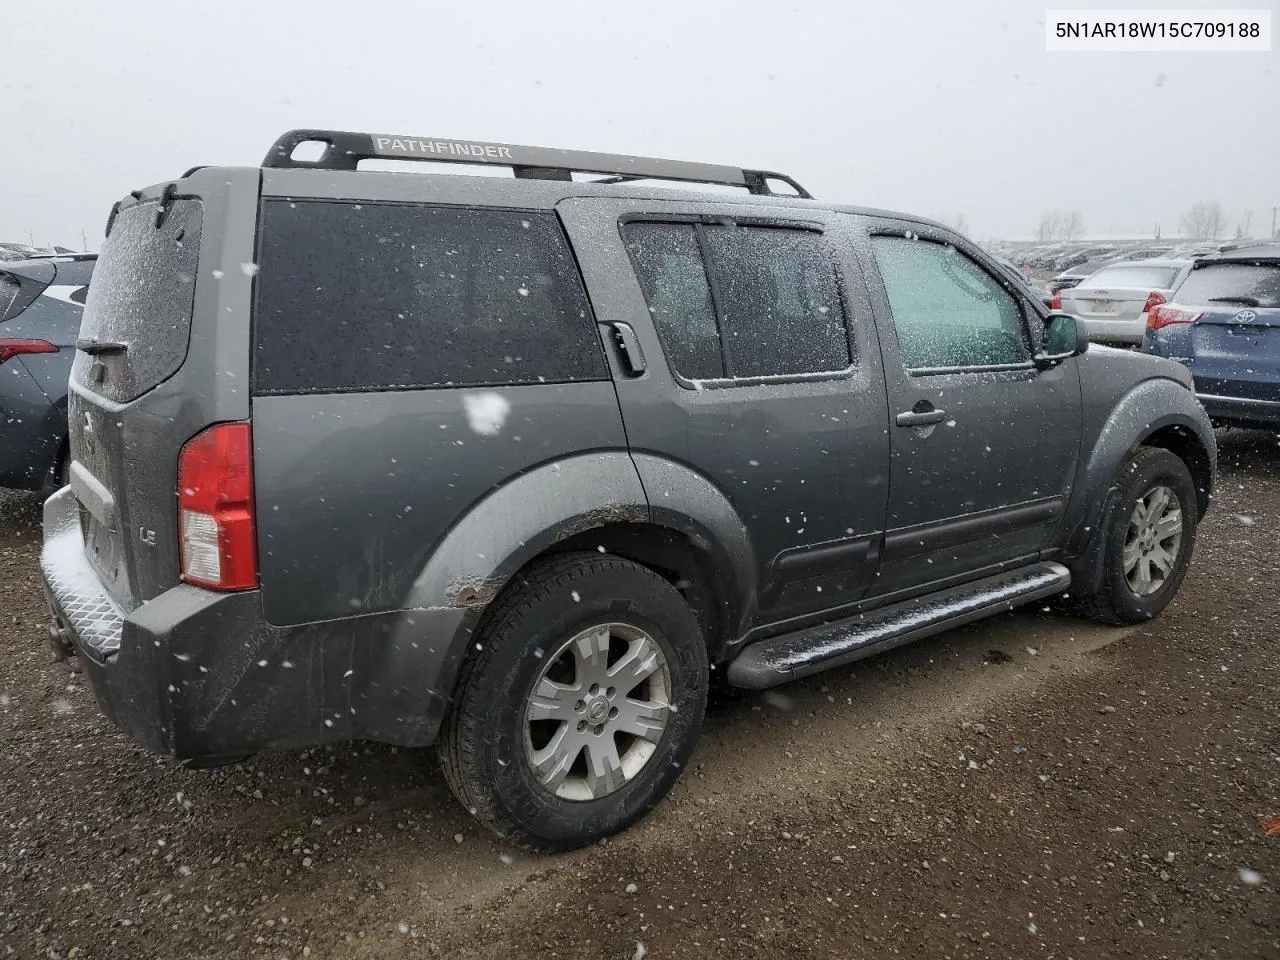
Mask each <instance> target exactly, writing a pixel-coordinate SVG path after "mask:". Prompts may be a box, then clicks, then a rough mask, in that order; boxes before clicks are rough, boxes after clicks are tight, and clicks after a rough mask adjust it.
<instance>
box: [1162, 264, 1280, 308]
mask: <svg viewBox="0 0 1280 960" xmlns="http://www.w3.org/2000/svg"><path fill="white" fill-rule="evenodd" d="M1174 299H1175V300H1177V301H1178V302H1179V303H1186V304H1193V305H1201V306H1203V305H1208V304H1211V303H1215V302H1216V303H1224V304H1227V305H1228V306H1241V307H1273V308H1274V307H1280V263H1263V264H1253V263H1213V264H1209V265H1208V266H1204V267H1197V268H1196V269H1194V270H1192V271H1191V273H1189V274H1188V275H1187V279H1186V280H1185V281H1183V284H1182V286H1180V287H1179V288H1178V290H1177V293H1175V294H1174Z"/></svg>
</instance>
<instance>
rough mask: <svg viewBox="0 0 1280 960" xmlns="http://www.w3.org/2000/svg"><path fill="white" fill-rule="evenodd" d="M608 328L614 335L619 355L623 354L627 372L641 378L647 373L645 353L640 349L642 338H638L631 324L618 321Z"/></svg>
mask: <svg viewBox="0 0 1280 960" xmlns="http://www.w3.org/2000/svg"><path fill="white" fill-rule="evenodd" d="M606 326H608V327H609V329H610V332H612V334H613V338H614V343H616V344H617V346H618V353H619V354H621V357H622V362H623V364H624V365H625V366H626V368H627V372H628V373H630V374H631V375H632V376H633V377H638V376H640V374H642V373H644V371H645V362H644V351H643V350H642V349H640V338H639V337H637V336H636V332H635V330H634V329H633V328H632V326H631V324H629V323H622V322H621V321H618V322H615V323H610V324H606Z"/></svg>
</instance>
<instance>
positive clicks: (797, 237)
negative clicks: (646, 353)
mask: <svg viewBox="0 0 1280 960" xmlns="http://www.w3.org/2000/svg"><path fill="white" fill-rule="evenodd" d="M623 236H624V238H625V239H626V242H627V248H628V250H629V251H630V252H631V257H632V261H633V263H634V264H635V268H636V274H637V276H638V277H639V279H640V285H641V287H642V288H643V290H644V294H645V298H646V300H647V301H648V305H649V311H650V313H652V314H653V317H654V321H655V323H656V324H657V326H658V330H659V332H660V333H661V335H662V338H663V341H664V344H665V346H666V349H667V352H668V354H669V356H670V357H671V361H672V365H673V366H674V367H675V368H676V369H677V370H678V371H679V372H680V373H682V374H684V375H685V376H688V377H692V378H695V379H701V378H714V377H722V376H729V377H738V378H750V377H762V376H784V375H789V374H805V373H825V372H831V371H838V370H844V369H846V368H847V367H848V366H849V362H850V359H849V356H850V355H849V339H848V332H847V330H846V326H845V316H844V309H843V307H842V305H841V302H840V295H839V290H838V287H837V284H836V275H835V268H834V266H833V263H832V260H831V256H830V253H829V251H828V250H827V248H826V246H825V243H824V240H823V237H822V235H821V234H819V233H816V232H814V231H809V230H798V229H791V228H784V227H757V226H749V227H747V226H737V225H733V224H727V225H725V224H712V225H701V224H699V225H695V224H685V223H630V224H627V225H625V226H624V228H623ZM703 251H705V252H706V258H707V259H706V261H704V259H703ZM709 278H710V279H709ZM713 286H714V290H715V295H714V297H713V295H712V287H713Z"/></svg>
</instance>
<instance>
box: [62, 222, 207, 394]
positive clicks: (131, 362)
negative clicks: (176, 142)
mask: <svg viewBox="0 0 1280 960" xmlns="http://www.w3.org/2000/svg"><path fill="white" fill-rule="evenodd" d="M159 212H160V203H159V201H150V202H147V203H138V204H134V205H133V206H131V207H127V208H125V209H124V210H121V211H120V213H119V215H118V216H117V217H116V218H115V222H114V223H113V224H112V227H111V234H110V236H108V237H107V239H106V240H105V241H104V242H103V244H102V252H101V253H100V254H99V256H98V262H97V267H96V269H95V270H94V271H93V282H92V283H91V284H90V285H89V293H88V297H87V299H86V301H85V308H84V316H83V318H82V319H81V322H80V336H81V337H83V338H86V339H89V340H97V341H100V342H103V343H108V344H119V345H123V349H119V350H113V351H111V352H109V353H103V354H100V355H99V356H98V359H99V360H100V361H101V362H102V364H103V368H104V369H103V371H102V373H103V375H102V377H101V379H98V378H97V377H94V376H90V370H91V368H92V367H93V363H94V358H93V357H92V356H90V355H89V354H87V353H84V352H83V351H82V352H79V353H77V354H76V359H75V363H74V365H73V366H72V377H74V379H75V380H76V382H77V383H80V384H82V385H84V386H85V387H86V388H88V389H90V390H93V391H95V392H97V393H99V394H100V395H102V396H104V397H106V398H107V399H109V400H114V401H117V402H120V403H124V402H127V401H129V400H132V399H134V398H135V397H138V396H140V395H142V394H143V393H146V392H147V391H148V390H150V389H151V388H152V387H154V386H156V385H157V384H159V383H160V382H161V381H163V380H165V379H167V378H168V377H170V376H171V375H172V374H173V373H175V372H176V371H177V369H178V368H179V367H181V366H182V362H183V360H184V359H186V356H187V342H188V340H189V339H190V336H191V305H192V302H193V299H194V296H195V278H196V264H197V257H198V254H199V252H200V227H201V224H202V222H203V217H204V207H203V205H202V204H201V203H200V201H199V200H192V199H176V200H171V201H170V203H169V209H168V211H167V212H166V214H165V216H164V218H163V219H162V220H161V223H160V225H159V226H158V227H157V226H156V219H157V214H158V213H159Z"/></svg>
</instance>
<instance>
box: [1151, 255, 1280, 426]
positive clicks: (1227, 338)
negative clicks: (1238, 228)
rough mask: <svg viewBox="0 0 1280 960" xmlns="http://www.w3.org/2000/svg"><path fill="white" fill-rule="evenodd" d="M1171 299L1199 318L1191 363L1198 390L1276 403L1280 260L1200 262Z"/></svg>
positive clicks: (1278, 389) (1279, 370)
mask: <svg viewBox="0 0 1280 960" xmlns="http://www.w3.org/2000/svg"><path fill="white" fill-rule="evenodd" d="M1175 299H1176V301H1177V304H1178V306H1179V307H1182V308H1184V309H1190V310H1195V311H1197V312H1199V314H1200V315H1199V316H1198V317H1197V318H1196V320H1195V322H1194V323H1193V324H1192V325H1191V350H1190V357H1191V362H1190V364H1189V366H1190V369H1191V374H1192V376H1193V377H1195V381H1196V390H1197V391H1198V392H1200V393H1205V394H1211V395H1214V396H1224V397H1240V398H1243V399H1248V400H1270V401H1280V260H1276V261H1256V262H1246V261H1230V260H1222V261H1215V262H1213V263H1207V264H1204V265H1203V266H1200V267H1198V268H1197V269H1195V270H1193V271H1192V272H1191V273H1190V274H1189V275H1188V277H1187V280H1186V282H1185V283H1184V284H1183V285H1182V286H1181V287H1180V288H1179V289H1178V291H1177V295H1176V297H1175Z"/></svg>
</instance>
